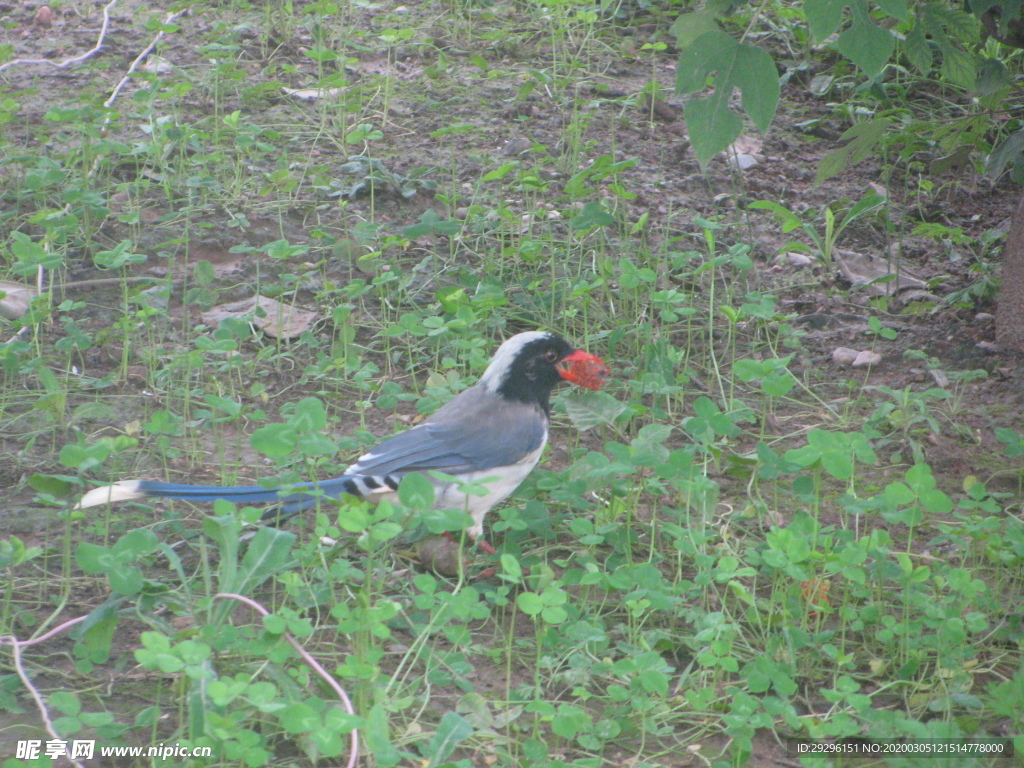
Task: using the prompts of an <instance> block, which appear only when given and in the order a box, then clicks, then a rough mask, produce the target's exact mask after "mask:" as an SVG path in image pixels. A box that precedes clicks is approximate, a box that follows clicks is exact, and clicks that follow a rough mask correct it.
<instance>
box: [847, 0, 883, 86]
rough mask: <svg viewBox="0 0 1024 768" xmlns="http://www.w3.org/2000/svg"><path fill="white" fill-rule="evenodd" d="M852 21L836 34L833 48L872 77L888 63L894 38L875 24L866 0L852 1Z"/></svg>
mask: <svg viewBox="0 0 1024 768" xmlns="http://www.w3.org/2000/svg"><path fill="white" fill-rule="evenodd" d="M853 10H854V13H853V24H851V25H850V27H849V28H848V29H846V30H844V31H843V33H842V34H841V35H839V39H838V40H837V41H836V47H837V48H839V52H840V53H841V54H843V55H844V56H845V57H846V58H848V59H849V60H850V61H852V62H853V63H854V64H856V65H857V66H858V67H860V68H861V69H862V70H864V74H866V75H867V76H868V77H874V76H875V75H877V74H878V73H879V72H881V71H882V68H883V67H884V66H885V65H886V64H888V63H889V60H890V59H891V58H892V54H893V51H895V50H896V40H895V39H894V38H893V36H892V35H891V34H890V33H889V32H887V31H886V30H884V29H881V28H880V27H878V26H876V25H875V24H874V23H873V22H872V21H871V17H870V15H869V13H868V7H867V0H856V1H855V2H854V3H853Z"/></svg>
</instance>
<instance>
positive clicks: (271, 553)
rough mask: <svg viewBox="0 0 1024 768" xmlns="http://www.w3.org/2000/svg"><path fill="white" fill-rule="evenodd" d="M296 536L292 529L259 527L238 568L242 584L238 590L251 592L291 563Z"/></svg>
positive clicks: (244, 592)
mask: <svg viewBox="0 0 1024 768" xmlns="http://www.w3.org/2000/svg"><path fill="white" fill-rule="evenodd" d="M295 538H296V537H295V534H294V533H292V532H291V531H282V530H280V529H278V528H271V527H269V526H262V527H260V528H257V529H256V533H255V535H254V536H253V537H252V539H251V540H250V542H249V546H248V547H247V548H246V550H245V555H244V556H243V557H242V563H241V565H240V567H239V569H238V578H239V581H240V585H239V589H238V590H237V591H239V592H241V593H242V594H249V593H250V592H251V591H252V590H253V589H255V588H256V587H258V586H259V585H260V584H262V583H263V582H264V581H266V580H267V579H268V578H269V577H270V576H272V575H273V574H274V573H276V572H277V571H279V570H281V569H282V568H284V567H285V566H287V565H288V564H289V563H291V562H292V556H291V548H292V545H293V544H294V543H295ZM224 591H236V590H224Z"/></svg>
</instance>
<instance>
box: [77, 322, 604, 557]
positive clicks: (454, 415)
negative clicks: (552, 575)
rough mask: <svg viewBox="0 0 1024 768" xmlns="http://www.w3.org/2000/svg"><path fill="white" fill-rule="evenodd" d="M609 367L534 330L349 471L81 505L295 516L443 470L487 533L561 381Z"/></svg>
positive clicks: (87, 498)
mask: <svg viewBox="0 0 1024 768" xmlns="http://www.w3.org/2000/svg"><path fill="white" fill-rule="evenodd" d="M607 376H608V368H607V367H606V366H605V364H604V362H603V361H602V360H601V359H600V358H599V357H596V356H595V355H591V354H589V353H587V352H583V351H582V350H578V349H573V347H572V346H571V345H570V344H569V343H568V342H567V341H566V340H565V339H563V338H562V337H560V336H558V335H557V334H554V333H548V332H545V331H527V332H525V333H520V334H517V335H515V336H513V337H512V338H510V339H508V340H507V341H505V343H504V344H502V345H501V346H500V347H499V348H498V351H497V352H496V353H495V354H494V357H493V358H491V361H490V364H489V365H488V366H487V369H486V370H485V371H484V375H483V376H482V377H481V378H480V381H479V382H477V383H476V384H475V385H473V386H472V387H470V388H469V389H466V390H464V391H463V392H461V393H460V394H458V395H456V396H455V397H454V398H452V399H451V400H450V401H449V402H448V403H447V404H446V405H444V406H443V407H442V408H441V409H440V410H438V411H437V412H436V413H434V414H433V415H432V416H430V417H429V418H427V419H426V420H424V421H423V422H422V423H421V424H418V425H417V426H415V427H413V428H411V429H408V430H406V431H405V432H401V433H399V434H397V435H395V436H394V437H390V438H388V439H386V440H384V441H383V442H382V443H380V444H379V445H377V446H376V447H375V448H373V449H372V450H370V451H369V452H368V453H365V454H363V455H362V456H360V457H359V458H358V459H357V460H356V462H355V463H354V464H352V465H351V466H350V467H349V468H348V469H346V470H345V473H344V474H343V475H341V476H340V477H336V478H333V479H331V480H322V481H319V482H312V483H302V484H298V485H295V486H289V488H288V492H287V493H282V492H281V489H280V488H270V489H267V488H263V487H262V486H259V485H241V486H228V487H219V486H215V485H182V484H180V483H163V482H157V481H153V480H122V481H120V482H118V483H114V484H113V485H108V486H104V487H102V488H96V489H94V490H91V491H89V492H88V493H86V494H85V495H84V496H83V497H82V500H81V502H79V505H78V506H79V508H84V507H92V506H95V505H98V504H104V503H108V502H114V501H127V500H130V499H139V498H143V497H146V496H156V497H163V498H170V499H186V500H189V501H214V500H216V499H226V500H228V501H232V502H239V503H245V504H252V503H257V504H258V503H270V502H280V503H281V504H282V507H281V509H280V510H279V511H277V512H274V513H272V514H268V515H267V517H269V518H275V517H277V518H282V517H288V516H290V515H293V514H295V513H296V512H299V511H301V510H304V509H308V508H310V507H312V506H315V505H316V503H317V500H318V496H316V495H312V494H309V493H303V490H302V489H304V488H305V489H316V490H317V491H319V492H320V494H322V495H323V496H327V497H334V498H337V497H339V496H341V495H342V494H350V495H352V496H357V497H359V498H364V499H376V500H380V499H384V498H389V497H390V498H393V496H394V492H395V490H396V489H397V488H398V483H399V482H400V481H401V479H402V477H403V476H405V475H406V474H409V473H410V472H425V473H429V472H430V471H431V470H433V471H436V472H442V473H444V474H446V475H449V476H451V477H452V478H454V480H449V481H443V480H438V479H436V478H434V477H432V476H430V475H427V476H428V477H430V478H431V480H432V482H433V483H434V507H435V508H436V509H460V510H464V511H466V512H467V513H469V515H470V517H471V518H472V520H473V523H472V525H471V526H470V527H469V528H468V529H467V530H466V532H467V533H468V534H469V535H470V536H471V537H472V538H473V539H477V540H479V539H480V537H481V535H482V534H483V526H484V515H486V514H487V511H488V510H489V509H491V507H493V506H494V505H495V504H499V503H500V502H502V501H504V500H505V499H506V498H508V496H509V494H511V493H512V492H513V491H514V490H515V489H516V488H517V487H518V486H519V484H520V483H521V482H522V481H523V479H524V478H525V477H526V476H527V475H528V474H529V473H530V470H532V469H533V468H534V467H535V466H536V465H537V462H538V461H539V460H540V455H541V453H542V452H543V450H544V446H545V444H546V443H547V440H548V421H549V420H548V416H549V411H550V406H549V402H548V400H549V397H550V395H551V391H552V390H553V389H554V388H555V386H556V385H557V384H558V383H559V382H561V381H569V382H571V383H573V384H576V385H578V386H582V387H586V388H588V389H599V388H600V387H601V386H602V384H603V383H604V380H605V378H606V377H607ZM462 483H468V484H473V485H477V484H483V486H484V488H485V489H486V494H485V495H482V496H480V495H473V494H466V493H464V492H463V491H462V490H460V485H461V484H462Z"/></svg>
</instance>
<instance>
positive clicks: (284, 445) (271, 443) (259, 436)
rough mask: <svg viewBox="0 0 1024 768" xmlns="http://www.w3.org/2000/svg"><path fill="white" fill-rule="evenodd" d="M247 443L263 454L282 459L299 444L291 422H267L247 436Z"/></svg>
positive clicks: (297, 434) (296, 432)
mask: <svg viewBox="0 0 1024 768" xmlns="http://www.w3.org/2000/svg"><path fill="white" fill-rule="evenodd" d="M249 444H250V445H251V446H252V447H253V448H254V449H255V450H257V451H259V452H260V453H262V454H263V455H264V456H266V457H268V458H271V459H283V458H285V457H287V456H289V455H290V454H291V453H292V452H293V451H294V450H295V448H296V446H298V444H299V432H298V431H297V430H296V429H295V427H293V426H292V425H291V424H267V425H266V426H263V427H260V428H259V429H257V430H256V431H255V432H253V433H252V435H250V436H249Z"/></svg>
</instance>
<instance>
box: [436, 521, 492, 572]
mask: <svg viewBox="0 0 1024 768" xmlns="http://www.w3.org/2000/svg"><path fill="white" fill-rule="evenodd" d="M441 535H442V536H443V537H444V538H446V539H448V541H450V542H452V543H453V544H458V542H457V541H456V540H455V536H453V535H452V533H451V531H445V532H444V533H443V534H441ZM473 543H474V544H476V545H477V546H478V547H480V549H482V550H483V551H484V552H485V553H486V554H488V555H496V554H498V550H496V549H495V548H494V547H492V546H491V544H490V542H488V541H486V540H485V539H473ZM497 572H498V569H497V568H494V567H491V568H487V569H485V570H483V571H481V572H480V573H478V574H477V575H476V577H475V578H474V581H479V580H480V579H489V578H491V576H493V575H494V574H496V573H497Z"/></svg>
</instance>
